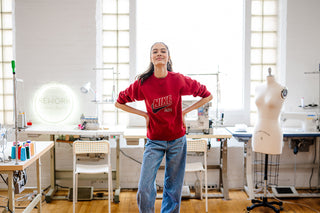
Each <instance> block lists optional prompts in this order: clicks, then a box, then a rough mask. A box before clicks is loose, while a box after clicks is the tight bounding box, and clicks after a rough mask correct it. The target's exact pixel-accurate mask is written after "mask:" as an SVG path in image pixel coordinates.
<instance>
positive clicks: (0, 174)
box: [0, 174, 8, 186]
mask: <svg viewBox="0 0 320 213" xmlns="http://www.w3.org/2000/svg"><path fill="white" fill-rule="evenodd" d="M0 176H1V178H2V180H3V182H4V183H5V184H6V185H7V186H8V183H7V181H6V180H5V179H4V177H3V176H2V174H0Z"/></svg>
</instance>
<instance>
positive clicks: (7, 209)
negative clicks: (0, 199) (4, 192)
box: [0, 206, 12, 213]
mask: <svg viewBox="0 0 320 213" xmlns="http://www.w3.org/2000/svg"><path fill="white" fill-rule="evenodd" d="M0 208H5V209H6V211H9V212H11V213H12V211H11V210H10V209H9V208H8V207H7V206H0Z"/></svg>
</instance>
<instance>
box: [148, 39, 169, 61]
mask: <svg viewBox="0 0 320 213" xmlns="http://www.w3.org/2000/svg"><path fill="white" fill-rule="evenodd" d="M150 57H151V62H152V63H153V65H154V66H160V65H167V63H168V60H169V53H168V50H167V48H166V46H165V45H164V44H162V43H156V44H154V45H153V47H152V49H151V56H150Z"/></svg>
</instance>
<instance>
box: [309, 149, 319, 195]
mask: <svg viewBox="0 0 320 213" xmlns="http://www.w3.org/2000/svg"><path fill="white" fill-rule="evenodd" d="M316 146H317V145H316V143H314V158H313V162H312V164H315V162H316V156H317V148H316ZM313 170H314V168H313V167H312V169H311V175H310V178H309V189H310V190H312V188H311V180H312V176H313Z"/></svg>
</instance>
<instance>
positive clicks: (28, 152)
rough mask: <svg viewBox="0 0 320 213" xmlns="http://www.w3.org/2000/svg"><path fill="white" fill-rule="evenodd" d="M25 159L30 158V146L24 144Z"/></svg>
mask: <svg viewBox="0 0 320 213" xmlns="http://www.w3.org/2000/svg"><path fill="white" fill-rule="evenodd" d="M26 153H27V159H30V147H29V146H26Z"/></svg>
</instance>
